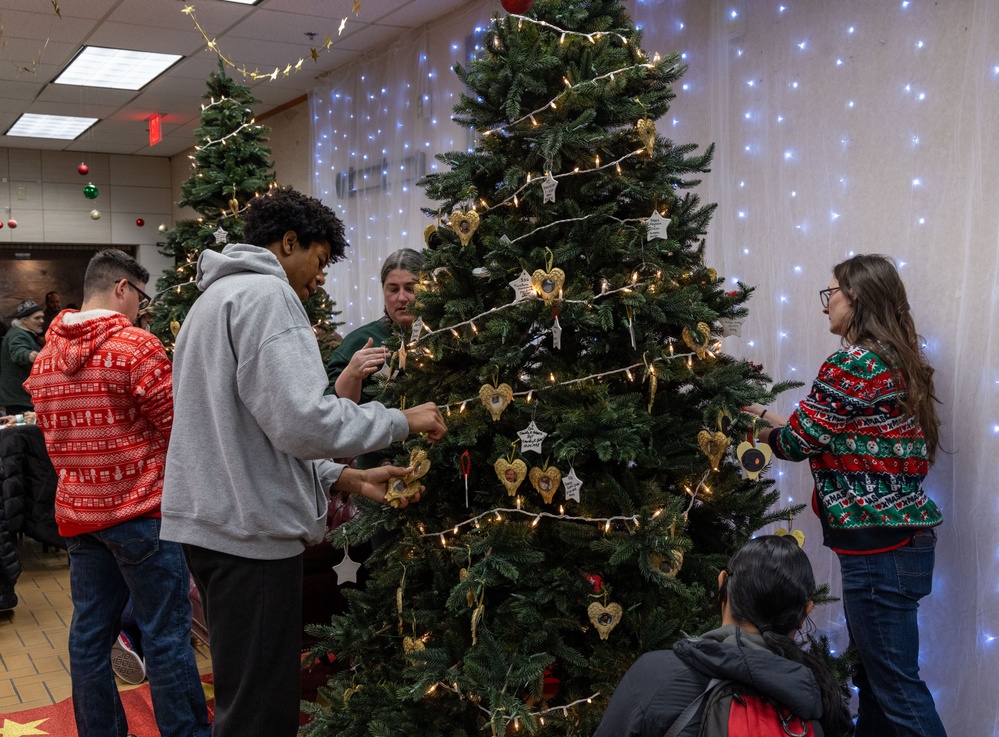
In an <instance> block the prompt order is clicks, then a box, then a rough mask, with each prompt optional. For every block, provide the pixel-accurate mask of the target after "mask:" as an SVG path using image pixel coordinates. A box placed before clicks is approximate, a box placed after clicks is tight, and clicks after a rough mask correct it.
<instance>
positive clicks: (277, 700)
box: [163, 188, 447, 737]
mask: <svg viewBox="0 0 999 737" xmlns="http://www.w3.org/2000/svg"><path fill="white" fill-rule="evenodd" d="M243 221H244V231H243V232H244V238H245V240H246V243H230V244H229V245H227V246H226V247H225V248H224V249H223V250H222V252H221V253H218V252H215V251H210V250H205V251H204V252H203V253H202V254H201V256H200V257H199V258H198V270H197V277H196V280H197V285H198V288H199V289H201V290H202V294H201V296H200V297H199V298H198V299H197V301H195V303H194V305H193V306H192V307H191V310H190V311H189V312H188V314H187V318H186V319H185V320H184V323H183V326H182V327H181V329H180V333H179V334H178V336H177V344H176V348H175V350H174V381H175V387H176V405H175V411H176V416H175V419H174V432H173V435H172V437H171V442H170V449H169V452H168V454H167V471H166V482H165V485H164V490H163V536H164V537H165V538H166V539H168V540H175V541H178V542H182V543H184V544H185V546H186V548H185V549H186V552H187V556H188V561H189V562H190V565H191V571H192V573H193V574H194V578H195V582H196V583H197V584H198V588H199V591H200V592H201V595H202V602H203V604H204V607H205V616H206V618H207V623H208V630H209V640H210V647H211V652H212V667H213V672H214V676H215V724H214V737H236V736H238V737H245V736H246V735H267V737H294V735H295V734H297V732H298V723H299V700H300V694H301V688H300V657H301V646H302V630H301V627H302V623H301V620H302V579H303V568H302V558H303V552H304V550H305V547H306V546H307V545H311V544H315V543H317V542H319V541H320V540H322V538H323V534H324V532H325V530H326V524H325V521H326V520H325V517H326V511H327V506H328V499H327V494H328V493H329V492H330V491H331V490H336V491H348V492H351V493H357V494H362V495H364V496H366V497H368V498H371V499H374V500H376V501H384V497H385V492H386V491H387V490H388V487H387V484H388V482H389V480H390V479H392V478H394V477H397V476H403V475H405V474H406V473H408V472H409V471H410V470H411V469H405V468H397V467H394V466H382V467H380V468H376V469H370V470H364V471H361V470H357V469H352V468H345V467H344V466H343V465H340V464H337V463H334V462H332V461H329V460H326V459H328V458H336V457H344V456H353V455H356V454H358V453H364V452H368V451H373V450H377V449H380V448H384V447H386V446H388V445H390V444H391V443H393V442H398V441H401V440H404V439H405V438H406V437H408V436H409V435H411V434H415V433H426V437H427V440H428V441H429V442H435V441H436V440H438V439H439V438H440V437H442V436H443V434H444V433H445V432H446V430H447V428H446V426H445V424H444V420H443V418H442V417H441V415H440V411H439V410H438V409H437V407H436V405H434V404H433V403H430V402H428V403H426V404H423V405H419V406H417V407H413V408H411V409H407V410H406V411H405V412H402V411H400V410H397V409H389V408H387V407H385V406H383V405H381V404H379V403H377V402H368V403H367V404H364V405H360V406H359V405H357V404H355V403H354V402H350V401H346V400H343V399H338V398H337V397H333V396H327V395H325V394H324V391H325V389H326V387H327V384H328V382H327V378H326V373H325V370H324V366H323V360H322V356H321V354H320V352H319V345H318V343H317V341H316V336H315V334H314V333H313V331H312V327H311V325H310V324H309V319H308V316H307V314H306V312H305V307H304V305H303V302H305V300H307V299H308V298H309V296H310V295H312V294H313V293H315V291H316V290H317V289H319V288H320V287H321V286H322V284H323V283H324V281H325V277H324V275H323V270H324V269H325V268H326V267H327V266H328V265H329V264H330V263H332V262H334V261H337V260H339V259H341V258H342V257H343V254H344V249H345V248H346V247H347V243H346V241H345V240H344V235H343V223H342V222H340V220H339V219H338V218H337V217H336V215H334V213H333V212H332V211H331V210H330V209H329V208H328V207H326V206H325V205H323V204H322V203H321V202H319V201H318V200H316V199H313V198H312V197H308V196H306V195H304V194H302V193H300V192H297V191H295V190H293V189H288V188H278V189H274V190H271V191H270V192H269V193H267V194H266V195H263V196H261V197H258V198H256V199H254V200H252V201H251V202H250V204H249V207H248V209H247V211H246V213H245V214H244V216H243Z"/></svg>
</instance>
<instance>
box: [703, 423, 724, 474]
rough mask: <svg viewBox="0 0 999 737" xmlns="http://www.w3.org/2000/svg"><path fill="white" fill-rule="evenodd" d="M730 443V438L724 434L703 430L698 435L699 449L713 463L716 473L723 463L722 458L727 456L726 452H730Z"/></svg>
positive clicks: (712, 466)
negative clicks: (719, 465)
mask: <svg viewBox="0 0 999 737" xmlns="http://www.w3.org/2000/svg"><path fill="white" fill-rule="evenodd" d="M728 443H729V440H728V437H727V436H726V435H725V433H723V432H711V431H710V430H701V431H700V432H699V433H697V447H698V448H700V449H701V451H702V452H703V453H704V455H706V456H707V457H708V460H709V461H711V468H713V469H714V470H715V471H717V470H718V464H719V463H720V462H721V459H722V456H723V455H725V451H726V450H728Z"/></svg>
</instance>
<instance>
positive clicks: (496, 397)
mask: <svg viewBox="0 0 999 737" xmlns="http://www.w3.org/2000/svg"><path fill="white" fill-rule="evenodd" d="M479 399H481V400H482V404H484V405H485V407H486V409H487V410H489V414H491V415H492V416H493V422H496V421H497V420H499V418H500V415H501V414H503V410H505V409H506V406H507V405H508V404H510V402H512V401H513V388H512V387H511V386H510V385H509V384H500V385H499V386H490V385H489V384H483V385H482V387H481V388H480V389H479Z"/></svg>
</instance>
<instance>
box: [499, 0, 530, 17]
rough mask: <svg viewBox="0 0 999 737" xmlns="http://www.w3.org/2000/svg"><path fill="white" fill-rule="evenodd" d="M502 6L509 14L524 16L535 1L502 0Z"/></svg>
mask: <svg viewBox="0 0 999 737" xmlns="http://www.w3.org/2000/svg"><path fill="white" fill-rule="evenodd" d="M500 5H502V6H503V10H505V11H506V12H508V13H516V14H517V15H523V14H524V13H526V12H527V11H528V10H530V9H531V6H532V5H534V0H500Z"/></svg>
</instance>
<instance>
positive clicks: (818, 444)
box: [745, 254, 946, 737]
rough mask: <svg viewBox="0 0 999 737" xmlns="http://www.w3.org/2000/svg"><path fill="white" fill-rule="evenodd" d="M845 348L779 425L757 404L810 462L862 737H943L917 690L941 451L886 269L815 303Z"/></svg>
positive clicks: (848, 272)
mask: <svg viewBox="0 0 999 737" xmlns="http://www.w3.org/2000/svg"><path fill="white" fill-rule="evenodd" d="M819 296H820V298H821V300H822V307H823V312H824V313H825V314H826V315H828V316H829V331H830V332H832V333H833V334H835V335H839V336H840V337H841V338H842V340H843V345H844V347H843V348H842V349H840V350H839V351H837V352H836V353H834V354H832V355H831V356H830V357H829V358H827V359H826V361H825V363H823V364H822V368H820V369H819V375H818V377H817V378H816V379H815V382H814V383H813V385H812V391H811V393H810V394H809V395H808V397H807V399H805V400H804V401H802V402H801V403H800V404H799V406H798V408H797V409H796V410H795V411H794V414H792V415H791V417H790V418H788V419H785V418H783V417H780V416H779V415H777V414H775V413H774V412H771V411H770V410H768V409H766V408H764V407H762V406H760V405H758V404H754V405H751V406H749V407H746V408H745V411H747V412H749V413H751V414H754V415H756V416H757V417H759V418H760V419H762V420H763V424H764V427H763V428H762V429H761V430H760V431H759V433H758V435H759V437H760V439H761V440H765V441H767V442H768V443H769V445H770V446H771V448H772V449H773V453H774V455H775V456H776V457H777V458H780V459H783V460H790V461H802V460H805V459H806V458H807V459H808V461H809V465H810V466H811V470H812V475H813V477H814V479H815V493H814V496H813V506H814V508H815V510H816V513H817V514H818V516H819V519H820V520H821V522H822V531H823V538H824V543H825V545H826V546H827V547H830V548H832V550H833V551H834V552H835V553H836V554H837V556H838V557H839V561H840V570H841V572H842V578H843V606H844V609H845V611H846V619H847V626H848V628H849V632H850V640H851V642H852V643H853V644H854V645H855V646H856V648H857V651H858V653H859V655H860V663H859V665H858V669H857V673H856V675H855V676H854V684H855V685H856V686H857V688H858V691H859V696H860V709H859V717H858V720H857V737H884V736H885V735H897V736H898V737H903V736H905V737H909V736H910V735H911V736H912V737H916V736H917V735H918V736H919V737H939V736H940V735H945V734H946V733H945V731H944V727H943V725H942V723H941V722H940V717H939V716H938V715H937V712H936V708H935V706H934V703H933V697H932V696H931V695H930V692H929V689H927V687H926V684H925V683H924V682H923V681H922V680H920V678H919V662H918V658H919V632H918V629H917V619H916V611H917V609H918V607H919V600H920V599H921V598H922V597H924V596H926V595H927V594H929V593H930V588H931V583H932V578H933V559H934V547H935V544H936V532H935V531H934V529H933V528H934V527H936V526H937V525H939V524H940V522H941V519H942V518H941V515H940V511H939V510H938V509H937V507H936V505H935V504H934V503H933V501H932V500H931V499H930V498H929V497H928V496H927V495H926V493H925V491H924V490H923V487H922V484H923V480H924V478H925V477H926V473H927V471H928V469H929V465H930V463H932V461H933V459H934V456H935V454H936V450H937V441H938V435H939V425H940V423H939V420H938V419H937V414H936V409H935V408H934V403H935V402H936V401H937V399H936V397H935V396H934V391H933V368H932V367H931V366H930V365H929V364H928V363H927V361H926V359H925V357H924V356H923V355H922V352H921V351H920V348H919V339H918V337H917V335H916V329H915V325H914V323H913V320H912V315H911V313H910V312H909V302H908V300H907V298H906V293H905V285H904V284H903V283H902V279H901V277H900V276H899V274H898V271H897V270H896V268H895V265H894V263H893V262H892V261H891V259H889V258H887V257H885V256H880V255H864V254H861V255H857V256H854V257H853V258H851V259H848V260H847V261H844V262H843V263H841V264H839V265H837V266H836V267H835V268H834V269H833V278H832V279H831V281H830V282H829V288H828V289H823V290H822V291H821V292H819Z"/></svg>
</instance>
